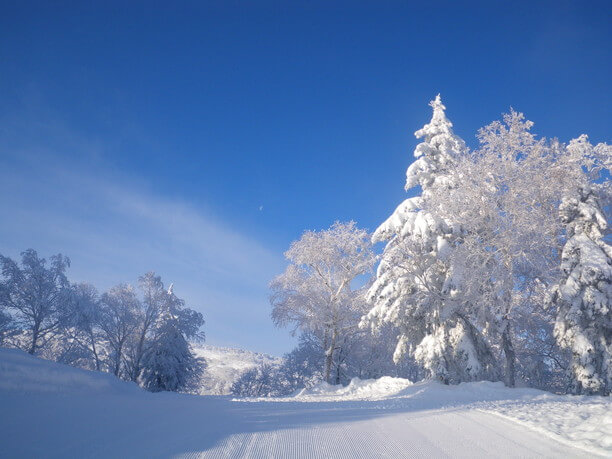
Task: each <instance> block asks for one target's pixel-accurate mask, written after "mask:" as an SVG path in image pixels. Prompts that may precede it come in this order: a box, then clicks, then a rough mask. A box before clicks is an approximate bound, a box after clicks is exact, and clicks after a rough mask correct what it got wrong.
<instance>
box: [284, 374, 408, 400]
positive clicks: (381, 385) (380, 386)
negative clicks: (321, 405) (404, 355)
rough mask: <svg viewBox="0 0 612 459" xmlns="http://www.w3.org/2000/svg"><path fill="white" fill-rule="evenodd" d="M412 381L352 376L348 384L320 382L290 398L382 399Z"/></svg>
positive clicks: (404, 387)
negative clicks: (334, 384)
mask: <svg viewBox="0 0 612 459" xmlns="http://www.w3.org/2000/svg"><path fill="white" fill-rule="evenodd" d="M409 386H412V381H409V380H408V379H403V378H393V377H391V376H383V377H382V378H379V379H364V380H362V379H359V378H353V379H352V380H351V382H350V383H349V384H348V386H339V385H338V386H332V385H331V384H328V383H326V382H321V383H319V384H317V385H315V386H313V387H311V388H308V389H302V390H301V391H299V392H298V393H297V394H296V395H295V396H294V397H292V399H293V400H294V401H320V402H324V401H345V400H384V399H386V398H388V397H390V396H392V395H396V394H399V393H400V392H402V391H403V390H404V389H406V388H407V387H409Z"/></svg>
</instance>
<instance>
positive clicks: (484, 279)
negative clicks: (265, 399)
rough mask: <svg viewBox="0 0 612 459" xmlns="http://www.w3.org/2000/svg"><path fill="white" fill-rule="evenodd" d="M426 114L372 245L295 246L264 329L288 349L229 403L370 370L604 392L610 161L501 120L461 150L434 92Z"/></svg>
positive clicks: (610, 270)
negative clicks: (404, 194) (401, 191)
mask: <svg viewBox="0 0 612 459" xmlns="http://www.w3.org/2000/svg"><path fill="white" fill-rule="evenodd" d="M431 106H432V108H433V117H432V120H431V122H430V123H428V124H427V125H425V126H424V127H423V128H422V129H420V130H418V131H417V132H416V133H415V135H416V137H417V138H420V139H422V142H421V143H420V144H418V145H417V147H416V149H415V151H414V156H415V158H416V160H415V161H414V162H413V163H412V164H411V165H410V167H408V170H407V172H406V185H405V188H406V190H411V189H412V190H414V194H416V196H414V197H411V198H409V199H407V200H405V201H404V202H403V203H401V204H400V205H399V206H398V207H397V209H396V210H395V212H393V214H392V215H391V216H390V217H389V218H388V219H387V220H386V221H385V222H384V223H383V224H382V225H381V226H380V227H379V228H378V229H377V230H376V231H375V232H374V234H373V235H372V237H371V238H370V237H369V235H368V234H367V233H366V232H365V231H363V230H360V229H358V228H357V227H356V226H355V224H354V223H352V222H351V223H344V224H343V223H336V224H334V225H333V226H332V227H331V228H330V229H329V230H325V231H320V232H311V231H308V232H306V233H304V235H303V236H302V237H301V238H300V239H299V240H298V241H296V242H294V243H293V244H292V245H291V247H290V248H289V250H288V251H287V252H286V254H285V255H286V258H287V260H288V262H289V266H288V268H287V270H286V271H285V272H284V273H283V274H281V275H280V276H278V277H277V278H276V279H274V280H273V281H272V283H271V289H272V295H271V303H272V319H273V321H274V323H275V324H276V325H278V326H281V327H284V326H290V327H292V332H293V333H298V334H300V336H301V339H300V345H299V346H298V348H297V349H296V350H295V351H293V352H292V353H290V354H288V355H287V356H286V362H285V364H284V365H282V366H280V367H276V368H271V367H264V368H259V369H256V370H253V371H251V372H249V373H247V374H245V375H244V377H243V378H242V379H241V380H240V381H238V382H237V383H236V384H235V385H234V390H235V392H236V393H238V394H248V395H267V394H279V393H288V392H290V391H292V390H295V389H296V388H298V387H300V386H304V385H308V384H312V383H313V382H316V381H321V380H322V381H327V382H328V383H330V384H338V383H343V382H346V381H347V380H349V379H350V378H352V377H355V376H358V377H363V376H365V377H371V376H377V375H380V374H381V373H384V374H389V375H402V373H404V374H408V373H409V374H412V375H413V376H414V375H417V377H421V376H425V377H428V378H433V379H437V380H439V381H441V382H444V383H446V384H449V383H451V384H455V383H460V382H464V381H476V380H492V381H497V380H501V381H504V382H505V383H506V384H507V385H508V386H514V385H516V384H521V385H527V386H532V387H536V388H542V389H548V390H553V391H557V392H571V393H576V394H600V395H607V394H609V393H610V391H611V389H612V358H611V356H612V247H611V246H610V245H609V243H608V241H609V239H607V238H608V237H609V235H610V232H609V224H608V222H609V218H608V214H607V212H609V211H610V202H611V201H610V197H611V196H612V193H611V192H610V191H611V190H610V180H609V178H610V166H611V164H612V149H611V148H610V146H609V145H607V144H599V145H592V144H590V143H589V141H588V138H587V136H585V135H582V136H580V137H578V138H577V139H574V140H571V141H570V142H569V143H568V144H562V143H560V142H559V141H557V140H554V139H553V140H548V139H538V138H536V136H535V135H534V134H532V133H531V131H530V130H531V128H532V126H533V123H531V122H530V121H526V120H525V119H524V117H523V115H522V114H520V113H516V112H514V111H512V112H511V113H509V114H507V115H505V116H504V118H503V120H502V121H496V122H494V123H491V124H490V125H488V126H486V127H484V128H482V129H481V130H480V131H479V133H478V139H479V141H480V147H479V148H478V149H477V150H475V151H470V150H469V149H468V148H467V147H466V144H465V142H464V141H463V140H462V139H461V138H459V137H458V136H457V135H456V134H454V133H453V130H452V123H451V122H450V121H449V120H448V119H447V117H446V115H445V107H444V105H442V102H441V100H440V97H439V96H438V97H437V98H436V99H435V100H434V101H432V103H431ZM378 242H383V243H385V247H384V250H383V253H382V255H380V257H375V256H374V253H373V251H372V245H371V244H372V243H378ZM375 264H377V269H376V273H375V274H374V275H373V276H371V277H368V274H369V273H370V272H371V270H372V269H373V268H374V266H375ZM356 284H357V285H356ZM359 285H362V287H361V288H356V287H358V286H359ZM390 362H395V363H396V364H397V365H400V367H398V366H395V367H393V366H391V365H390ZM400 368H401V369H400Z"/></svg>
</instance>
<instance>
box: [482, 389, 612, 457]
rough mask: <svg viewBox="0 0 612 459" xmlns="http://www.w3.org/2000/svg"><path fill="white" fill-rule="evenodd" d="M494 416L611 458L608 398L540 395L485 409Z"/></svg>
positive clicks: (611, 420)
mask: <svg viewBox="0 0 612 459" xmlns="http://www.w3.org/2000/svg"><path fill="white" fill-rule="evenodd" d="M482 411H485V412H489V413H493V414H496V415H498V416H501V417H504V418H506V419H510V420H512V421H514V422H517V423H519V424H522V425H524V426H526V427H528V428H530V429H532V430H535V431H537V432H540V433H542V434H545V435H548V436H549V437H551V438H554V439H555V440H557V441H560V442H562V443H565V444H568V445H571V446H576V447H580V448H582V449H584V450H586V451H589V452H592V453H596V454H604V455H608V456H611V457H612V403H611V402H610V398H609V397H584V396H583V397H577V396H563V397H558V396H554V395H540V396H537V397H535V398H534V399H532V400H510V401H506V402H498V403H492V404H489V406H486V405H485V406H484V407H483V408H482Z"/></svg>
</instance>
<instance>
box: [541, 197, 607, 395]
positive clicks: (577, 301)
mask: <svg viewBox="0 0 612 459" xmlns="http://www.w3.org/2000/svg"><path fill="white" fill-rule="evenodd" d="M576 191H577V192H576V194H575V195H573V196H566V197H565V198H564V199H563V201H562V203H561V206H560V214H561V219H562V221H563V223H565V225H566V231H567V242H566V243H565V246H564V247H563V252H562V255H561V259H562V262H561V271H562V278H561V281H560V283H559V284H558V285H557V286H555V287H554V289H553V295H552V301H553V303H556V304H557V306H558V314H557V320H556V323H555V336H556V338H557V340H558V342H559V344H560V345H561V346H562V347H564V348H566V349H569V350H570V351H571V355H572V359H571V365H570V369H569V370H570V372H569V373H570V380H571V384H570V390H571V392H573V393H576V394H599V395H609V394H610V392H611V391H612V247H611V246H610V245H608V244H607V243H606V241H605V240H604V237H603V236H604V232H605V231H606V230H607V226H608V225H607V221H606V218H605V217H604V214H603V211H602V209H601V206H600V204H599V202H598V199H597V195H596V193H595V191H594V190H593V188H592V187H590V186H584V187H581V188H579V189H578V190H576Z"/></svg>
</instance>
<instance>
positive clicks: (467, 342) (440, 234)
mask: <svg viewBox="0 0 612 459" xmlns="http://www.w3.org/2000/svg"><path fill="white" fill-rule="evenodd" d="M430 105H431V107H432V108H433V116H432V119H431V121H430V123H428V124H427V125H425V126H424V127H423V128H422V129H420V130H418V131H417V132H416V133H415V136H416V137H417V138H423V142H421V143H420V144H419V145H417V147H416V149H415V151H414V156H415V157H416V160H415V161H414V163H412V164H411V165H410V166H409V167H408V170H407V171H406V190H409V189H411V188H414V187H416V186H420V187H421V190H422V194H421V195H420V196H417V197H413V198H409V199H406V200H405V201H404V202H403V203H402V204H400V206H398V208H397V209H396V210H395V212H394V213H393V214H392V215H391V216H390V217H389V218H388V219H387V220H386V221H385V222H384V223H383V224H382V225H381V226H380V227H379V228H378V229H377V230H376V232H375V233H374V236H373V238H372V241H373V242H375V243H376V242H383V241H386V243H387V244H386V246H385V249H384V252H383V255H382V259H381V262H380V265H379V267H378V270H377V273H376V279H375V281H374V283H373V285H372V287H371V288H370V290H369V292H368V299H369V301H370V302H371V303H372V304H373V307H372V309H371V311H370V312H369V313H368V314H367V315H366V316H365V317H364V319H363V321H362V327H366V326H371V327H372V328H373V329H374V330H376V329H380V328H381V327H382V326H383V325H384V324H392V325H394V326H395V327H397V328H398V330H399V337H398V341H397V345H396V350H395V355H394V359H395V361H396V362H397V361H399V360H400V359H401V358H402V357H403V356H404V355H405V354H406V353H408V354H410V356H412V357H414V358H416V360H417V361H418V362H420V363H421V364H422V365H423V366H424V367H425V368H426V369H427V370H428V371H429V373H430V375H431V376H432V377H434V378H437V379H440V380H442V381H444V382H447V383H448V382H460V381H464V380H473V379H479V378H482V377H491V378H494V377H495V374H496V365H495V360H494V358H493V355H492V354H491V351H490V349H489V347H488V346H487V343H486V342H485V340H484V339H483V338H482V336H481V335H480V332H479V330H478V329H477V328H476V327H475V326H474V325H473V324H472V323H471V322H470V319H469V317H468V316H467V315H466V314H463V313H462V309H461V308H462V306H463V304H462V303H461V301H460V300H459V298H460V295H459V292H460V291H461V289H462V288H463V285H462V282H461V279H460V277H459V276H458V275H457V273H456V272H453V271H452V269H451V267H450V265H449V262H448V258H449V255H450V253H451V252H452V251H453V250H454V249H455V247H456V246H457V245H459V244H460V235H461V225H460V221H458V220H457V219H455V218H453V217H452V216H450V217H448V216H445V218H441V217H439V216H438V214H437V213H436V212H435V206H436V205H438V204H441V203H443V202H444V199H440V200H434V199H432V198H431V197H432V195H436V196H437V195H444V194H446V193H448V192H449V190H451V189H453V188H454V187H455V186H456V184H455V183H454V180H455V179H456V177H455V176H454V175H453V170H454V168H455V167H456V164H457V161H458V158H459V156H460V155H461V154H463V152H464V151H465V150H466V147H465V143H464V142H463V140H462V139H461V138H459V137H458V136H456V135H455V134H454V133H453V131H452V123H451V122H450V121H449V120H448V119H447V118H446V115H445V113H444V110H445V107H444V105H443V104H442V102H441V99H440V96H439V95H438V96H437V97H436V99H435V100H434V101H432V102H431V103H430Z"/></svg>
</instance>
